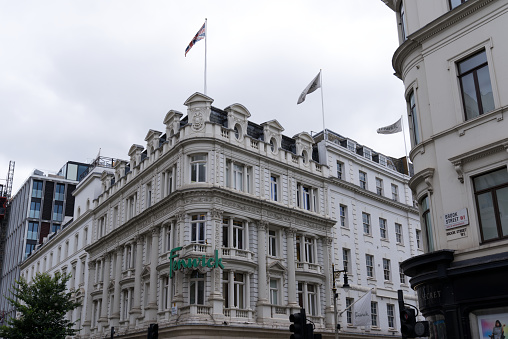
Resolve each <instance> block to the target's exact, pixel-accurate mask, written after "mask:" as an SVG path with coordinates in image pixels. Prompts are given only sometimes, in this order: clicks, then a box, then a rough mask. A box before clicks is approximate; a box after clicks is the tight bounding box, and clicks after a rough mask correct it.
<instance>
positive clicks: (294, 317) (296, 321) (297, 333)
mask: <svg viewBox="0 0 508 339" xmlns="http://www.w3.org/2000/svg"><path fill="white" fill-rule="evenodd" d="M289 321H291V322H292V324H291V325H290V326H289V331H291V332H293V334H291V337H290V338H291V339H308V338H307V336H306V335H305V334H306V333H305V331H306V328H305V324H306V323H307V319H306V317H305V310H304V309H302V310H301V312H300V313H293V314H291V315H290V316H289ZM309 339H310V338H309Z"/></svg>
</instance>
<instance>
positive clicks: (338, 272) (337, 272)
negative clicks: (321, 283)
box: [332, 264, 349, 339]
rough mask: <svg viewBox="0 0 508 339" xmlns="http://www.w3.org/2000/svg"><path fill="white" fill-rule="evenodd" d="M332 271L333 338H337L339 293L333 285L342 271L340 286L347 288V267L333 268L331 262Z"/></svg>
mask: <svg viewBox="0 0 508 339" xmlns="http://www.w3.org/2000/svg"><path fill="white" fill-rule="evenodd" d="M332 273H333V287H332V292H333V313H334V320H335V321H334V323H335V339H339V328H338V326H337V318H338V314H337V298H338V297H339V294H338V293H337V286H336V285H335V277H337V278H338V277H340V274H341V273H344V284H342V288H349V283H348V277H347V268H346V267H344V269H343V270H337V271H336V270H335V265H334V264H332Z"/></svg>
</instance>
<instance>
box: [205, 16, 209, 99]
mask: <svg viewBox="0 0 508 339" xmlns="http://www.w3.org/2000/svg"><path fill="white" fill-rule="evenodd" d="M207 40H208V22H207V19H206V18H205V93H204V94H205V95H206V44H207V43H206V41H207Z"/></svg>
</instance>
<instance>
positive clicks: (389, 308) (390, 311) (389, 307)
mask: <svg viewBox="0 0 508 339" xmlns="http://www.w3.org/2000/svg"><path fill="white" fill-rule="evenodd" d="M386 314H387V316H388V327H389V328H395V306H394V305H393V304H386Z"/></svg>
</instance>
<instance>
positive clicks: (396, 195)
mask: <svg viewBox="0 0 508 339" xmlns="http://www.w3.org/2000/svg"><path fill="white" fill-rule="evenodd" d="M392 200H393V201H399V188H398V187H397V185H395V184H392Z"/></svg>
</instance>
